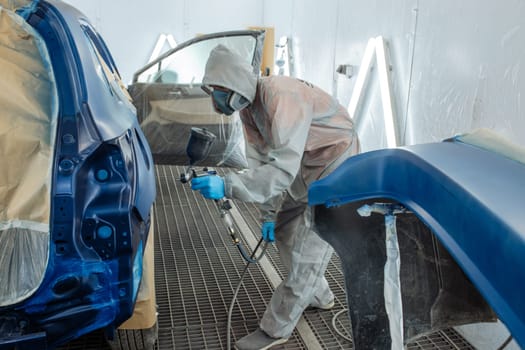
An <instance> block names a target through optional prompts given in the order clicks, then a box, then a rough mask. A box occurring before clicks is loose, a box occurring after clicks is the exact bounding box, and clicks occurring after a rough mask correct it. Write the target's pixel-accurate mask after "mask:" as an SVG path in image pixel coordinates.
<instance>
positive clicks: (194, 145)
mask: <svg viewBox="0 0 525 350" xmlns="http://www.w3.org/2000/svg"><path fill="white" fill-rule="evenodd" d="M215 138H216V136H215V135H214V134H213V133H212V132H210V131H208V130H206V129H204V128H196V127H192V128H191V134H190V139H189V140H188V144H187V146H186V154H187V155H188V158H189V160H190V164H189V165H188V166H187V167H186V170H185V172H184V173H182V174H180V181H181V182H182V183H187V182H190V181H191V180H192V179H193V178H195V177H200V176H208V175H217V172H216V171H215V170H214V169H210V168H208V167H204V168H203V169H202V170H201V171H198V170H196V169H195V167H194V166H195V165H196V164H197V163H199V162H201V161H203V160H204V159H206V158H207V157H208V155H209V154H210V151H211V146H212V145H213V142H214V141H215ZM215 203H216V204H217V207H218V209H219V214H220V216H221V218H222V220H223V221H224V223H225V225H226V227H227V229H228V233H229V234H230V236H231V239H232V241H233V243H234V244H235V245H236V246H237V248H238V249H239V252H240V253H241V255H242V257H243V258H244V259H245V260H246V261H248V262H250V263H255V262H257V260H259V259H260V258H261V257H262V256H263V255H264V251H265V249H263V251H262V253H261V255H260V256H259V257H257V258H254V254H253V253H252V254H251V256H250V255H248V254H247V253H246V250H245V249H244V247H243V245H242V243H241V240H240V239H239V238H238V237H237V234H236V232H235V229H234V225H233V219H232V217H231V214H230V209H231V208H232V205H231V203H230V201H229V200H228V199H224V198H221V199H216V200H215ZM260 244H261V241H259V244H258V245H257V247H256V248H255V249H254V252H255V251H256V250H257V248H258V247H259V245H260Z"/></svg>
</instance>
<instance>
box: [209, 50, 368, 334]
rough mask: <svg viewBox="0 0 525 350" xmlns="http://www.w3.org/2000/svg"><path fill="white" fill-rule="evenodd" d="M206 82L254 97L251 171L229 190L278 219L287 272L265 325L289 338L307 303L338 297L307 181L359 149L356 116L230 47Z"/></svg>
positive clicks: (213, 61) (232, 177) (245, 115)
mask: <svg viewBox="0 0 525 350" xmlns="http://www.w3.org/2000/svg"><path fill="white" fill-rule="evenodd" d="M203 84H205V85H208V86H210V85H217V86H222V87H225V88H228V89H230V90H232V91H235V92H237V93H239V94H241V95H242V96H244V97H245V98H247V99H248V100H249V101H250V102H251V104H250V105H249V106H248V107H247V108H244V109H242V110H241V111H240V117H241V120H242V122H243V127H244V135H245V138H246V156H247V160H248V164H249V170H248V171H246V172H243V173H234V172H231V173H229V174H227V175H225V177H224V190H225V195H226V197H228V198H233V199H238V200H242V201H246V202H255V203H259V205H260V210H261V216H262V218H261V219H262V221H275V239H276V244H277V247H278V249H279V253H280V257H281V261H282V263H283V265H284V266H285V268H286V269H287V276H286V278H285V279H284V281H282V283H281V284H280V285H279V286H278V287H277V289H276V290H275V292H274V294H273V296H272V298H271V301H270V303H269V305H268V306H267V309H266V311H265V313H264V315H263V318H262V320H261V322H260V328H261V329H262V330H263V331H265V332H266V333H267V334H268V335H269V336H271V337H273V338H288V337H289V336H290V335H291V334H292V332H293V330H294V328H295V326H296V324H297V322H298V321H299V318H300V317H301V314H302V312H303V311H304V309H305V308H306V307H308V306H309V305H310V304H312V305H326V304H329V303H330V302H332V301H333V299H334V295H333V294H332V292H331V290H330V288H329V286H328V283H327V281H326V279H325V277H324V272H325V269H326V266H327V264H328V262H329V260H330V258H331V256H332V253H333V249H332V247H331V246H330V245H329V244H328V243H326V242H325V241H323V240H322V239H321V238H320V237H319V236H318V235H317V234H316V233H315V231H313V229H312V222H313V218H312V210H311V208H310V207H308V204H307V203H308V201H307V187H308V185H309V184H310V183H311V182H312V181H314V180H317V179H319V178H320V177H323V176H325V175H327V174H328V173H329V172H330V171H331V170H333V169H334V168H336V167H337V165H339V164H340V163H341V162H342V161H344V160H345V159H346V158H347V157H348V156H350V155H353V154H356V153H358V152H359V141H358V139H357V136H356V133H355V132H354V129H353V122H352V120H351V118H350V116H349V115H348V113H347V111H346V110H345V108H344V107H342V106H341V105H340V104H339V103H338V102H337V100H336V99H334V98H333V97H332V96H330V95H329V94H327V93H326V92H324V91H323V90H321V89H319V88H318V87H315V86H314V85H312V84H310V83H307V82H304V81H302V80H299V79H295V78H290V77H284V76H270V77H260V78H258V77H257V76H256V75H255V74H254V73H253V67H252V66H251V65H250V64H248V63H247V62H245V61H244V60H243V59H242V58H241V57H240V56H238V55H236V54H233V53H232V52H231V51H229V50H228V49H227V48H226V47H224V46H222V45H219V46H218V47H216V48H215V49H214V50H213V51H212V52H211V54H210V57H209V59H208V62H207V66H206V72H205V75H204V78H203Z"/></svg>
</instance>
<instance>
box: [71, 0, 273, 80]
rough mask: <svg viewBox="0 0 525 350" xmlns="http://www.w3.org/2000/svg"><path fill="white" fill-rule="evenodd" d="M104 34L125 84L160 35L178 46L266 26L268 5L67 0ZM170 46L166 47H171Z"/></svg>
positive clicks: (243, 0) (254, 1)
mask: <svg viewBox="0 0 525 350" xmlns="http://www.w3.org/2000/svg"><path fill="white" fill-rule="evenodd" d="M66 2H68V3H70V4H72V5H73V6H75V7H77V8H78V9H79V10H81V11H82V12H83V13H84V14H86V16H88V18H89V19H90V20H91V22H92V23H93V25H94V26H95V27H96V28H97V30H98V31H99V32H100V33H101V34H102V36H103V37H104V40H105V41H106V44H107V45H108V46H109V48H110V50H111V52H112V54H113V56H114V59H115V61H116V63H117V66H118V67H119V70H120V73H121V75H122V78H123V80H124V82H126V83H129V82H131V78H132V76H133V73H134V72H135V71H136V70H137V69H139V68H140V67H142V66H144V65H145V64H146V63H147V62H148V59H149V57H150V55H151V53H152V51H153V49H154V47H155V44H156V42H157V40H158V38H159V35H160V34H172V35H173V36H174V38H175V40H176V41H177V42H178V43H181V42H183V41H185V40H188V39H191V38H193V37H194V36H195V35H197V34H203V33H210V32H218V31H224V30H235V29H246V27H248V26H260V25H262V18H263V10H264V6H263V0H228V1H210V0H153V1H148V2H144V1H143V0H112V1H104V0H90V1H86V0H67V1H66ZM167 47H168V46H166V48H167Z"/></svg>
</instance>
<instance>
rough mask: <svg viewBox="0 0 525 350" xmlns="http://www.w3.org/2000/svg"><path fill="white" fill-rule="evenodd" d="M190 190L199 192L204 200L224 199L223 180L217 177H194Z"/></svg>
mask: <svg viewBox="0 0 525 350" xmlns="http://www.w3.org/2000/svg"><path fill="white" fill-rule="evenodd" d="M191 189H192V190H196V191H200V192H201V194H202V195H203V196H204V198H208V199H221V198H223V197H224V180H223V179H222V177H220V176H217V175H206V176H199V177H194V178H193V179H192V180H191Z"/></svg>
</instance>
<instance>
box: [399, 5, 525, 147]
mask: <svg viewBox="0 0 525 350" xmlns="http://www.w3.org/2000/svg"><path fill="white" fill-rule="evenodd" d="M524 15H525V3H524V2H523V1H519V0H504V1H498V2H493V1H478V0H468V1H460V2H458V1H454V0H446V1H440V2H439V3H438V2H432V1H420V6H419V19H418V28H417V38H416V51H415V55H414V66H413V77H412V82H411V90H410V95H411V97H410V101H411V102H410V106H409V128H408V129H409V130H410V137H409V140H410V143H420V142H425V141H431V140H440V139H442V138H445V137H448V136H451V135H453V134H455V133H462V132H468V131H470V130H472V129H475V128H480V127H487V128H490V129H493V130H496V131H498V132H500V133H502V134H504V135H506V136H507V137H508V138H509V139H512V140H513V141H515V142H518V143H521V144H522V145H525V139H523V137H522V134H523V132H524V131H525V118H524V111H523V108H522V105H524V103H525V95H524V94H523V93H522V91H524V90H525V80H524V78H525V71H523V69H522V67H521V66H522V65H523V64H524V62H525V45H524V43H525V27H524V26H523V23H524V22H523V18H524Z"/></svg>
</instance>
